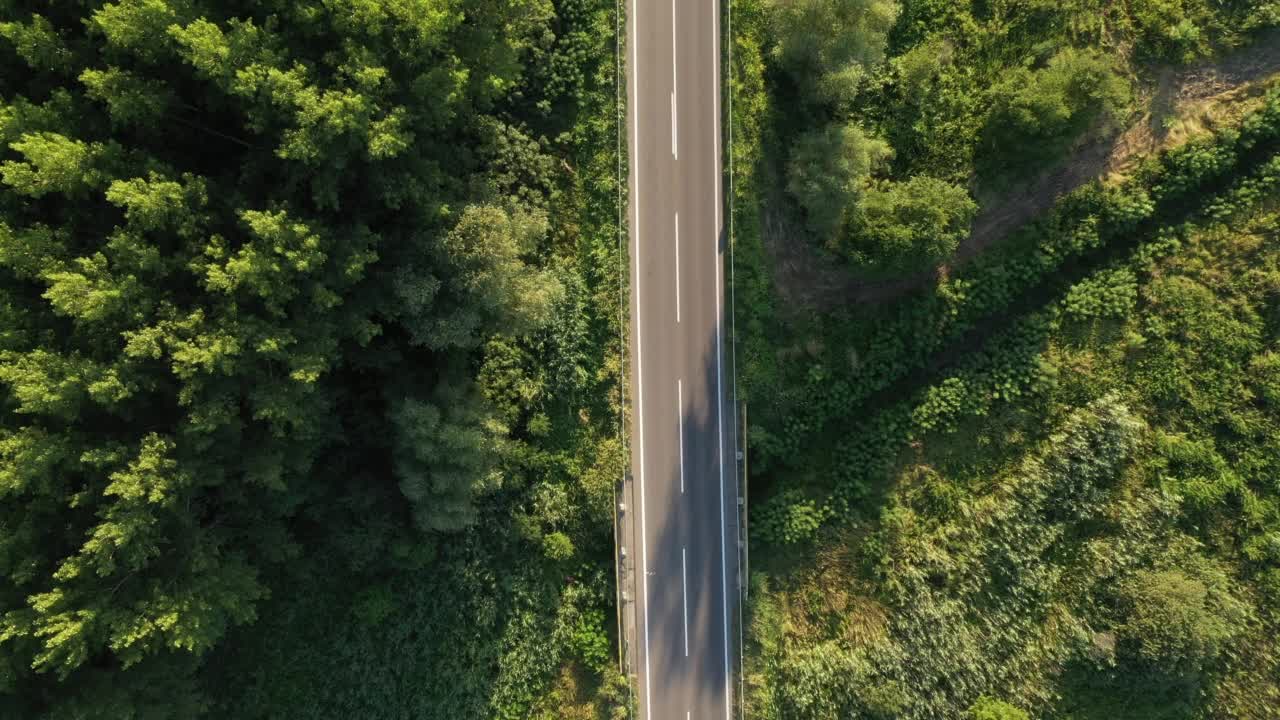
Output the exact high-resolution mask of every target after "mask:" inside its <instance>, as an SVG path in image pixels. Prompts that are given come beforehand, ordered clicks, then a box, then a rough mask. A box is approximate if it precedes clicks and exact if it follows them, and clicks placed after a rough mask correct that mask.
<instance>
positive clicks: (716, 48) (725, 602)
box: [709, 0, 733, 720]
mask: <svg viewBox="0 0 1280 720" xmlns="http://www.w3.org/2000/svg"><path fill="white" fill-rule="evenodd" d="M709 5H711V19H712V22H711V27H712V28H713V30H714V31H715V32H714V40H713V42H712V43H711V67H713V68H714V69H715V78H714V79H715V83H714V85H715V88H716V90H715V92H713V93H711V102H712V108H713V109H714V113H715V122H714V123H712V129H713V132H712V136H713V140H714V145H713V147H714V148H715V163H716V165H715V206H716V212H715V218H716V219H715V243H714V245H713V247H714V249H715V261H716V270H715V272H716V426H717V432H718V435H719V443H718V449H719V455H720V617H721V620H722V621H723V624H724V628H723V632H724V636H723V637H724V717H725V720H732V717H733V712H732V706H733V703H732V701H731V700H730V698H731V691H730V688H731V687H732V683H731V680H730V677H731V676H730V672H729V580H728V572H729V568H728V563H727V561H726V559H725V543H726V542H728V540H727V539H726V538H725V529H726V528H725V520H724V386H723V383H722V380H721V368H720V364H721V355H722V354H723V353H722V351H721V335H723V334H724V330H723V328H722V327H721V324H722V323H721V320H722V318H721V317H720V287H721V281H720V273H721V270H723V268H722V267H721V262H720V3H719V0H717V1H716V2H712V3H709Z"/></svg>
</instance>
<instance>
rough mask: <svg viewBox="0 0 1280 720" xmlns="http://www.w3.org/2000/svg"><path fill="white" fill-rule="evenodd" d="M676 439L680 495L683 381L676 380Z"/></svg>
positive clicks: (681, 484) (682, 454)
mask: <svg viewBox="0 0 1280 720" xmlns="http://www.w3.org/2000/svg"><path fill="white" fill-rule="evenodd" d="M676 432H677V434H678V435H679V437H677V438H676V440H677V443H676V444H677V446H679V448H680V494H681V495H683V494H684V381H683V380H676Z"/></svg>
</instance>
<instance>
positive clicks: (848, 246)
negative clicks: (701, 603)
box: [731, 0, 1280, 720]
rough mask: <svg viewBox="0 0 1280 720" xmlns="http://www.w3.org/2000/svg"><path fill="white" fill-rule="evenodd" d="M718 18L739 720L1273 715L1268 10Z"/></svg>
mask: <svg viewBox="0 0 1280 720" xmlns="http://www.w3.org/2000/svg"><path fill="white" fill-rule="evenodd" d="M733 11H734V16H733V23H734V33H733V37H732V38H731V50H732V53H733V57H732V64H731V68H732V74H731V78H732V80H731V82H732V91H733V113H732V132H733V144H732V151H733V155H732V163H733V168H732V169H733V173H734V178H735V186H734V195H733V197H732V202H733V203H734V209H733V215H732V217H733V220H734V224H735V250H736V256H735V264H734V271H735V274H736V277H737V288H736V292H737V310H736V312H737V317H736V322H737V327H738V330H737V342H738V351H739V354H740V365H741V367H740V373H741V377H740V383H741V385H740V392H741V395H742V397H743V399H744V400H745V401H746V402H747V404H748V407H749V416H750V418H751V420H750V426H749V427H748V428H747V430H746V440H747V442H748V445H749V463H750V465H749V468H750V469H749V477H748V480H747V481H748V484H749V496H750V498H749V499H750V540H751V555H750V589H749V593H750V594H749V598H748V601H747V606H746V610H745V613H746V618H745V620H744V624H745V628H744V629H745V635H746V646H745V648H744V651H745V667H744V669H743V678H742V679H743V684H744V687H745V697H744V698H743V700H744V706H745V710H746V716H747V717H751V718H760V719H766V718H768V719H774V720H818V719H822V720H828V719H830V720H835V719H836V718H841V719H845V718H866V719H886V720H887V719H891V718H901V719H904V720H905V719H912V720H914V719H920V720H924V719H935V718H969V719H972V720H1030V719H1031V718H1063V719H1068V720H1125V719H1130V718H1131V719H1133V720H1139V719H1141V720H1156V719H1166V718H1167V719H1174V718H1179V719H1182V718H1186V719H1191V718H1250V719H1258V718H1276V717H1280V647H1278V646H1277V644H1278V642H1280V641H1278V640H1277V638H1280V385H1278V384H1277V382H1280V35H1278V34H1277V31H1276V30H1275V29H1274V28H1275V27H1276V26H1277V25H1280V4H1277V3H1275V2H1266V1H1261V2H1259V1H1258V0H1217V1H1215V0H1127V1H1126V2H1102V1H1101V0H972V1H970V0H901V2H895V1H894V0H735V2H734V3H733ZM796 108H802V109H803V111H802V112H797V111H796Z"/></svg>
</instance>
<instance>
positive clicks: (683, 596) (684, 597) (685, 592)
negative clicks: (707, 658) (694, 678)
mask: <svg viewBox="0 0 1280 720" xmlns="http://www.w3.org/2000/svg"><path fill="white" fill-rule="evenodd" d="M685 572H686V571H685V562H684V548H680V600H681V602H682V603H683V604H684V656H685V657H689V586H688V585H687V584H686V583H685V579H684V578H685Z"/></svg>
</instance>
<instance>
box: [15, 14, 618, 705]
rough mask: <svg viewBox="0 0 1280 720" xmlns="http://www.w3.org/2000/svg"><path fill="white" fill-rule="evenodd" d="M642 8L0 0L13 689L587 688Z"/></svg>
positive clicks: (577, 698)
mask: <svg viewBox="0 0 1280 720" xmlns="http://www.w3.org/2000/svg"><path fill="white" fill-rule="evenodd" d="M613 12H614V4H613V3H612V2H599V1H592V0H555V1H553V0H519V1H517V2H510V1H507V0H503V1H501V2H496V1H494V2H491V1H488V0H481V1H479V2H466V3H459V2H452V1H451V0H442V1H441V2H419V3H390V4H388V3H381V2H370V1H366V0H313V1H304V2H274V1H269V2H212V1H208V0H118V1H117V2H98V1H95V0H77V1H74V2H61V3H53V4H50V3H43V2H27V1H25V0H4V1H3V2H0V66H2V67H3V68H4V72H3V73H0V182H2V183H3V190H2V191H0V457H2V460H0V497H2V498H3V504H2V505H0V576H2V577H3V582H0V710H2V711H3V712H2V713H0V714H4V715H5V716H6V717H10V716H16V717H31V718H35V717H56V718H86V717H110V718H170V717H172V718H191V717H196V716H198V715H200V714H201V713H203V712H206V711H212V712H213V714H215V715H217V716H223V715H226V716H235V717H285V716H287V717H311V718H314V717H356V716H366V717H379V716H380V717H390V716H413V717H450V718H457V717H526V716H528V715H529V714H530V713H533V712H535V711H536V710H537V709H538V707H539V704H540V703H542V704H545V703H548V702H552V703H553V707H554V706H555V705H558V704H559V700H554V701H553V700H549V699H548V698H551V697H553V696H555V693H557V692H561V691H562V690H563V689H564V687H566V683H569V684H570V685H572V684H573V683H574V682H578V681H579V680H580V681H581V685H582V687H580V688H577V689H576V690H575V691H574V692H572V693H570V695H572V697H566V698H564V701H565V703H566V704H568V703H574V702H577V703H579V704H583V703H585V704H586V705H587V706H588V709H589V710H590V707H589V706H590V703H591V698H590V693H592V692H594V688H596V687H597V686H599V685H600V678H601V677H602V675H603V674H604V673H606V671H607V670H608V669H609V667H610V662H609V658H610V656H611V655H612V653H611V652H610V651H609V649H608V648H609V643H610V640H609V636H608V634H607V632H606V629H607V628H609V627H611V626H612V625H613V623H612V622H611V610H610V608H611V607H612V597H613V594H612V587H611V583H610V580H609V577H610V575H609V568H610V567H611V559H610V555H609V553H608V552H607V547H608V543H607V538H608V533H609V517H610V507H611V500H610V493H611V491H612V487H613V481H614V478H616V477H617V474H618V473H619V472H620V469H621V467H622V464H623V462H624V459H623V454H622V450H621V447H620V445H619V443H618V441H617V439H616V432H617V427H616V418H617V411H616V405H615V404H614V403H615V402H616V396H617V391H616V382H617V374H616V373H617V367H618V363H617V360H616V356H617V353H618V348H617V337H618V328H617V321H618V315H617V311H616V308H617V305H616V303H617V291H618V278H617V276H616V272H617V267H618V262H617V257H616V240H615V238H616V235H615V233H616V228H615V227H614V226H613V220H612V218H614V217H615V213H616V205H615V202H614V197H615V195H614V188H615V185H614V177H615V168H616V163H617V158H616V157H615V155H614V152H613V148H614V147H615V145H614V138H615V135H616V126H615V124H614V117H615V115H614V108H613V97H614V64H613V52H612V49H613V48H612V36H613V27H614V23H613ZM602 540H605V542H601V541H602ZM446 598H448V601H444V600H445V599H446ZM478 630H479V632H477V631H478ZM548 637H550V638H551V639H550V640H548V639H547V638H548ZM268 639H269V642H268V641H267V640H268ZM535 643H536V644H535ZM211 651H212V653H213V654H212V655H210V653H211ZM210 657H212V658H214V659H213V660H212V661H209V658H210ZM299 667H306V668H307V671H306V672H303V673H299V672H298V671H297V668H299ZM400 673H407V674H409V675H412V676H413V677H412V678H409V677H407V676H401V675H399V674H400ZM610 692H612V690H610ZM215 697H216V698H218V701H216V702H215V701H213V698H215ZM566 706H567V705H566ZM544 709H545V708H544ZM592 712H594V710H592Z"/></svg>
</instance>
